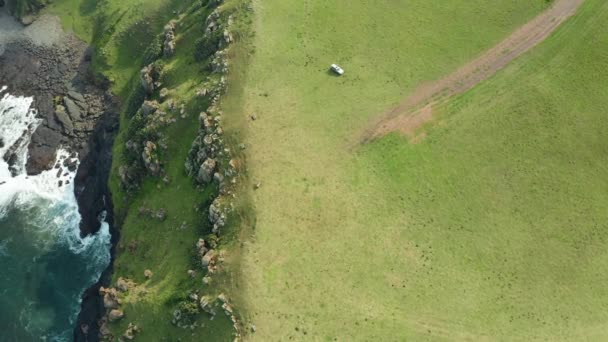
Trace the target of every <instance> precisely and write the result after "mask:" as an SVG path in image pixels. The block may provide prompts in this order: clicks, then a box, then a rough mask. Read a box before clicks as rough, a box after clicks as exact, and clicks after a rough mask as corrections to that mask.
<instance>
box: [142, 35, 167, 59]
mask: <svg viewBox="0 0 608 342" xmlns="http://www.w3.org/2000/svg"><path fill="white" fill-rule="evenodd" d="M162 54H163V36H162V34H160V35H158V36H156V37H155V38H154V39H153V40H152V41H151V42H150V45H148V47H147V48H146V51H144V56H143V63H144V65H148V64H150V63H152V62H154V61H155V60H157V59H159V58H160V57H161V56H162Z"/></svg>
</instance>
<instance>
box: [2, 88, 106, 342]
mask: <svg viewBox="0 0 608 342" xmlns="http://www.w3.org/2000/svg"><path fill="white" fill-rule="evenodd" d="M32 101H33V99H32V98H28V97H16V96H12V95H10V94H9V93H8V92H7V89H6V88H5V87H2V88H0V138H1V139H2V141H3V143H4V146H3V147H0V341H2V342H3V341H70V340H72V332H73V329H74V327H75V322H76V317H77V315H78V312H79V309H80V297H81V294H82V293H83V291H84V290H85V289H86V288H87V287H89V286H91V285H92V284H93V283H95V281H96V280H97V279H98V278H99V276H100V274H101V272H102V271H103V270H104V269H105V268H106V267H107V265H108V263H109V262H110V233H109V227H108V224H107V223H105V222H104V221H103V220H104V217H100V220H101V221H102V227H101V230H100V231H99V232H98V233H97V234H96V235H93V236H88V237H86V238H84V239H82V238H80V234H79V223H80V214H79V213H78V205H77V203H76V198H75V196H74V182H73V179H74V176H75V172H68V171H67V169H65V170H64V171H63V172H62V173H61V178H57V173H58V170H57V169H52V170H50V171H47V172H43V173H42V174H40V175H37V176H30V177H28V176H27V175H26V173H25V162H26V160H27V145H28V143H29V138H30V137H31V134H32V133H33V131H34V130H35V129H36V127H37V126H38V125H39V124H40V122H39V120H38V119H37V118H36V113H35V111H34V110H32V109H31V108H30V106H31V104H32ZM19 139H21V141H20V144H19V149H18V153H17V154H18V156H19V158H18V163H17V169H16V170H14V171H13V174H16V175H15V176H14V177H13V175H11V172H10V170H9V167H8V164H7V163H5V162H4V160H3V159H2V156H3V155H4V153H5V151H6V150H7V149H9V148H10V146H12V145H13V144H14V143H15V142H17V141H19ZM0 146H2V144H0ZM66 158H70V156H69V153H68V152H67V151H63V150H60V151H59V152H58V155H57V160H58V162H62V161H63V160H64V159H66ZM59 180H61V181H62V182H63V185H62V186H59ZM68 183H69V184H68Z"/></svg>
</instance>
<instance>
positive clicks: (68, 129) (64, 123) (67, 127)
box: [55, 105, 74, 135]
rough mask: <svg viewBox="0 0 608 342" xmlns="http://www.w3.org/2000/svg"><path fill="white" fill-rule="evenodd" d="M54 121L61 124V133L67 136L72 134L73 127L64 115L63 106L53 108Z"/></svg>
mask: <svg viewBox="0 0 608 342" xmlns="http://www.w3.org/2000/svg"><path fill="white" fill-rule="evenodd" d="M55 119H56V120H57V121H58V122H59V123H60V124H61V127H62V128H63V133H65V134H67V135H72V134H74V125H73V124H72V120H71V119H70V117H69V115H68V114H67V113H66V111H65V107H64V106H62V105H58V106H57V108H55Z"/></svg>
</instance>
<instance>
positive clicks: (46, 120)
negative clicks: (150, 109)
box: [0, 18, 119, 341]
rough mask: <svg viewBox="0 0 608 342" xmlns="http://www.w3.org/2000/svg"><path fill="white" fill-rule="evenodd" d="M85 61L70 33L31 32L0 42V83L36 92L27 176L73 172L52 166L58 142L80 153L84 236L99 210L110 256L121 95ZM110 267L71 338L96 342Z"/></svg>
mask: <svg viewBox="0 0 608 342" xmlns="http://www.w3.org/2000/svg"><path fill="white" fill-rule="evenodd" d="M3 19H6V18H3ZM10 33H12V32H10ZM1 34H2V32H0V35H1ZM90 64H91V55H90V49H89V48H88V47H87V45H86V44H85V43H84V42H82V41H80V40H78V39H77V38H76V37H74V36H72V35H67V34H63V35H62V37H61V39H60V40H59V41H58V42H54V44H37V42H36V41H35V40H32V39H28V37H25V38H21V37H17V39H12V40H11V41H9V42H4V44H2V42H1V41H0V85H3V86H4V85H5V86H8V90H9V92H10V93H11V94H13V95H21V96H33V97H34V103H33V107H34V108H35V109H36V110H37V112H38V116H39V118H40V119H41V124H40V125H39V126H38V128H37V129H36V131H35V132H34V134H33V136H32V139H31V142H30V144H29V146H28V152H29V157H28V160H27V163H26V169H27V173H28V175H36V174H39V173H40V172H42V171H44V170H49V169H52V168H55V169H57V172H58V174H59V175H61V173H62V172H63V170H65V169H71V170H73V169H74V168H75V167H76V166H77V165H74V164H70V163H67V162H64V163H57V164H55V155H56V152H57V150H58V149H59V148H62V149H65V150H68V151H70V152H71V153H72V154H74V156H75V155H77V156H78V158H79V159H80V165H79V166H78V171H77V174H76V178H75V179H74V182H75V195H76V199H77V202H78V207H79V212H80V215H81V217H82V220H81V223H80V231H81V235H82V236H86V235H88V234H94V233H96V232H97V231H99V229H100V227H101V223H100V215H102V213H105V221H106V222H108V223H109V224H110V230H111V234H112V257H113V256H114V251H113V249H114V246H115V244H116V241H117V239H118V232H117V230H116V228H115V227H114V222H113V215H112V212H111V211H112V205H111V196H110V193H109V189H108V186H107V181H108V177H109V172H110V168H111V163H112V156H111V153H112V145H113V141H114V136H115V135H116V133H117V132H118V123H119V118H118V101H117V99H116V98H115V97H114V96H113V95H112V94H111V93H110V92H109V91H108V86H109V84H108V82H106V81H105V79H104V78H103V77H101V76H99V75H94V74H93V72H92V71H91V67H90ZM0 157H1V158H4V160H5V161H7V162H8V163H9V164H10V163H11V162H12V163H16V162H17V160H15V157H14V153H12V151H11V150H10V149H9V151H8V152H7V153H6V154H5V155H4V156H0ZM58 182H60V181H58ZM58 185H59V186H62V184H61V183H59V184H58ZM110 268H111V265H110V266H109V267H108V269H106V270H105V271H104V272H103V274H102V276H101V279H100V280H99V282H98V283H97V284H95V285H94V286H92V287H91V288H90V289H88V290H87V291H85V293H84V294H83V297H82V298H83V300H82V305H81V307H82V310H81V312H80V314H79V317H78V322H77V328H76V329H75V335H74V338H75V340H76V341H94V340H97V335H98V334H97V331H96V330H97V329H98V328H97V320H98V319H99V318H100V317H101V315H102V314H103V303H102V302H101V298H100V297H99V295H98V294H97V293H98V289H99V287H100V285H101V284H102V283H104V281H105V282H108V281H109V276H110V273H111V269H110Z"/></svg>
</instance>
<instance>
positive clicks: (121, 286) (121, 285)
mask: <svg viewBox="0 0 608 342" xmlns="http://www.w3.org/2000/svg"><path fill="white" fill-rule="evenodd" d="M116 288H117V289H118V291H120V292H127V291H128V290H129V283H128V282H127V281H126V280H125V279H124V278H123V277H120V278H118V280H117V281H116Z"/></svg>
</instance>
